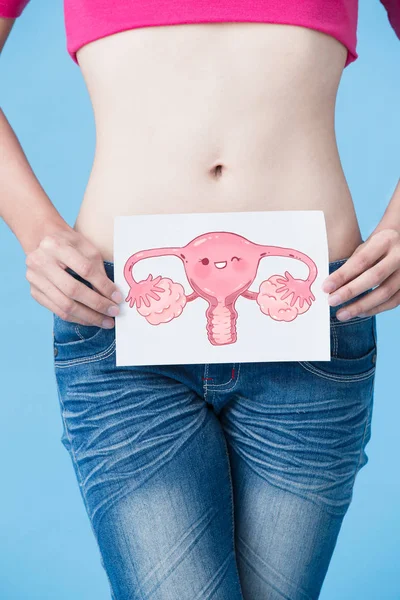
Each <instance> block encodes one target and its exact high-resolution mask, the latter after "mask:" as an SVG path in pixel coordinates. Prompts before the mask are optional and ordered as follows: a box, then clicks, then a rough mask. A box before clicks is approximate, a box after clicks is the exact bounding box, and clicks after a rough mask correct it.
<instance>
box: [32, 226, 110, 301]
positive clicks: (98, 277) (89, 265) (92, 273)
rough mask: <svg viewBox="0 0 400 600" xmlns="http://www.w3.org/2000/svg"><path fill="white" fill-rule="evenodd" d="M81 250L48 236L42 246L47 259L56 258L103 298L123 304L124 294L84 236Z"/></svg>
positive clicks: (62, 240) (98, 254)
mask: <svg viewBox="0 0 400 600" xmlns="http://www.w3.org/2000/svg"><path fill="white" fill-rule="evenodd" d="M79 244H80V247H79V249H77V248H75V247H74V246H73V245H71V244H70V243H66V241H65V240H64V239H62V238H61V239H59V238H57V237H55V236H47V237H46V238H44V239H43V240H42V242H41V244H40V246H41V248H42V250H43V251H44V253H45V254H46V255H47V257H49V256H50V257H54V258H56V259H57V260H58V261H60V262H61V263H62V264H63V265H64V266H66V267H69V268H70V269H72V270H73V271H75V273H77V274H78V275H80V276H81V277H82V278H83V279H86V280H87V281H89V282H90V283H91V284H92V285H93V286H94V287H95V288H96V290H97V291H98V293H100V294H102V295H103V296H105V297H107V298H110V299H111V300H112V301H113V302H115V303H120V302H122V294H121V292H120V291H119V290H118V288H117V286H116V285H115V283H114V282H113V281H112V280H111V279H110V278H109V277H108V276H107V273H106V271H105V268H104V263H103V259H102V257H101V254H100V253H99V252H98V251H97V250H96V249H94V250H93V249H92V250H90V248H93V247H91V246H88V244H89V242H87V240H85V239H84V238H83V236H82V238H80V242H79ZM82 249H86V252H90V253H91V257H89V256H87V255H86V254H84V253H83V250H82ZM113 294H114V295H113Z"/></svg>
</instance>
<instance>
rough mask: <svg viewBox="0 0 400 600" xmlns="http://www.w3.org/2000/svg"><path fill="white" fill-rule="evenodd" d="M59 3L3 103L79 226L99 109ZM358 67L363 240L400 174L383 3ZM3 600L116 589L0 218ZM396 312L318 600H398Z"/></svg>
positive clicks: (382, 326) (5, 67)
mask: <svg viewBox="0 0 400 600" xmlns="http://www.w3.org/2000/svg"><path fill="white" fill-rule="evenodd" d="M65 43H66V42H65V31H64V21H63V11H62V3H61V2H60V1H58V2H49V1H47V0H32V2H31V3H30V4H29V5H28V6H27V8H26V9H25V11H24V13H23V15H22V16H21V17H20V18H19V19H18V20H17V22H16V24H15V26H14V29H13V31H12V32H11V35H10V37H9V39H8V41H7V43H6V46H5V49H4V51H3V54H2V60H1V77H0V97H1V106H2V107H3V109H4V112H5V114H6V116H7V118H8V119H9V121H10V123H11V125H12V126H13V128H14V130H15V132H16V133H17V135H18V137H19V139H20V141H21V144H22V146H23V148H24V150H25V152H26V154H27V157H28V159H29V161H30V163H31V165H32V167H33V169H34V171H35V174H36V176H37V177H38V179H39V181H40V182H41V184H42V185H43V187H44V189H45V190H46V192H47V194H48V195H49V197H50V198H51V199H52V201H53V202H54V204H55V206H56V208H57V209H58V210H59V212H60V213H61V214H62V216H63V217H64V218H65V220H66V221H67V222H68V223H69V224H70V225H73V223H74V220H75V217H76V215H77V212H78V208H79V204H80V199H81V198H82V195H83V192H84V189H85V185H86V182H87V179H88V176H89V173H90V169H91V164H92V159H93V154H94V144H95V130H94V120H93V114H92V109H91V105H90V101H89V97H88V94H87V91H86V87H85V85H84V82H83V78H82V76H81V73H80V70H79V67H78V66H77V65H76V64H75V63H73V61H72V60H71V58H70V57H69V56H68V54H67V51H66V47H65ZM358 53H359V58H358V60H357V61H356V62H355V63H354V64H352V65H350V66H349V67H347V68H346V69H345V70H344V73H343V77H342V82H341V86H340V89H339V94H338V101H337V109H336V132H337V142H338V147H339V152H340V157H341V160H342V165H343V169H344V172H345V175H346V177H347V180H348V184H349V187H350V190H351V193H352V195H353V199H354V202H355V205H356V210H357V215H358V218H359V221H360V226H361V231H362V234H363V236H364V239H365V237H366V236H368V235H369V233H370V232H371V231H372V230H373V228H374V227H375V226H376V224H377V223H378V221H379V219H380V218H381V216H382V214H383V212H384V210H385V207H386V205H387V204H388V202H389V200H390V197H391V195H392V193H393V191H394V187H395V185H396V182H397V180H398V177H399V163H400V161H399V157H400V142H399V140H400V135H399V133H400V116H399V114H400V113H399V107H400V78H399V74H400V69H399V65H400V43H399V42H398V40H397V38H396V36H395V34H394V32H393V31H392V29H391V27H390V24H389V22H388V20H387V17H386V12H385V10H384V8H383V7H382V5H381V4H380V2H379V1H378V0H376V1H374V2H360V9H359V25H358ZM0 251H1V255H2V256H3V260H2V261H1V268H0V275H1V314H2V315H3V317H2V322H1V339H2V344H1V349H0V353H1V355H0V361H1V362H0V364H1V396H0V397H1V435H0V455H1V463H0V464H1V488H0V492H1V495H0V532H1V533H0V537H1V538H2V542H1V545H0V598H2V599H3V598H4V599H5V600H15V599H18V600H28V599H29V600H36V599H38V600H39V599H40V600H47V599H49V600H50V599H51V600H55V599H57V600H71V598H73V599H74V600H92V599H96V600H110V592H109V589H108V581H107V578H106V575H105V572H104V571H103V569H102V567H101V564H100V555H99V552H98V549H97V545H96V541H95V539H94V537H93V534H92V531H91V528H90V523H89V521H88V518H87V516H86V513H85V509H84V505H83V502H82V501H81V497H80V492H79V488H78V486H77V483H76V480H75V475H74V473H73V467H72V464H71V462H70V458H69V455H68V454H67V452H66V451H65V449H64V448H63V447H62V445H61V442H60V438H61V433H62V425H61V417H60V413H59V407H58V399H57V392H56V385H55V378H54V375H53V349H52V319H51V313H50V312H49V311H48V310H47V309H45V308H43V307H42V306H40V305H39V304H38V303H36V302H35V301H34V300H33V299H32V298H31V296H30V292H29V284H28V282H27V280H26V279H25V256H24V253H23V251H22V249H21V248H20V246H19V243H18V241H17V239H16V238H15V237H14V235H13V234H12V233H11V232H10V230H9V229H8V228H7V227H6V225H5V224H4V223H0ZM399 317H400V309H396V310H394V311H387V312H385V313H383V314H382V315H379V316H378V336H379V344H380V351H379V358H378V362H377V374H376V387H375V407H374V418H373V423H372V438H371V441H370V443H369V445H368V447H367V453H368V455H369V463H368V465H367V466H366V468H364V469H362V470H361V471H360V473H359V475H358V477H357V484H356V487H355V491H354V499H353V502H352V504H351V506H350V509H349V511H348V513H347V515H346V517H345V521H344V523H343V527H342V530H341V534H340V536H339V540H338V543H337V546H336V552H335V554H334V556H333V558H332V562H331V566H330V569H329V572H328V575H327V577H326V580H325V583H324V587H323V591H322V594H321V600H337V599H338V598H340V600H359V599H360V600H361V599H363V600H399V599H400V580H399V572H400V552H399V543H400V517H399V508H400V472H399V459H400V450H399V443H398V441H399V433H398V428H399V422H400V394H399V384H398V382H399V379H398V377H399V375H398V369H399V338H400V319H399Z"/></svg>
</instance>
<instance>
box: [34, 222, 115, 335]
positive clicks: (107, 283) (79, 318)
mask: <svg viewBox="0 0 400 600" xmlns="http://www.w3.org/2000/svg"><path fill="white" fill-rule="evenodd" d="M25 264H26V266H27V270H26V278H27V280H28V281H29V283H30V286H31V295H32V297H33V298H34V299H35V300H36V301H37V302H39V304H41V305H42V306H44V307H46V308H48V309H50V310H51V311H52V312H53V313H55V314H56V315H58V316H59V317H60V318H61V319H63V320H65V321H71V322H72V323H79V324H81V325H96V326H98V327H105V328H112V327H114V319H113V318H112V317H114V316H116V315H117V314H118V313H119V306H118V304H119V303H121V302H122V300H123V297H122V294H121V292H120V291H119V290H118V288H117V286H116V285H115V283H114V282H113V281H111V279H109V277H108V276H107V273H106V272H105V269H104V264H103V257H102V255H101V254H100V252H99V251H98V249H97V248H96V247H95V246H94V245H93V244H92V243H91V242H89V240H87V239H86V238H85V237H84V236H83V235H82V234H81V233H79V232H77V231H75V230H73V229H62V228H60V230H57V231H56V232H52V233H51V234H50V235H46V236H45V237H43V238H42V240H41V242H40V243H39V246H38V247H37V248H36V249H35V250H33V251H31V252H28V253H27V255H26V260H25ZM67 267H69V268H70V269H72V270H73V271H75V272H76V273H77V274H78V275H80V276H81V277H82V278H83V279H86V280H87V281H89V282H90V283H91V284H92V285H93V286H94V288H95V290H92V289H90V288H89V287H88V286H87V285H85V284H84V283H82V282H81V281H78V280H77V279H75V278H74V277H72V275H70V274H69V273H68V272H66V271H65V269H66V268H67Z"/></svg>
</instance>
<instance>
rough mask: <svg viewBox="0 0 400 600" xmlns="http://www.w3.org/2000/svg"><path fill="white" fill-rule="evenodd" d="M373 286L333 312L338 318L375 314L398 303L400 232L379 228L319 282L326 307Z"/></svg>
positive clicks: (349, 298)
mask: <svg viewBox="0 0 400 600" xmlns="http://www.w3.org/2000/svg"><path fill="white" fill-rule="evenodd" d="M370 288H376V289H374V290H373V291H371V292H370V293H369V294H365V296H363V297H362V298H360V299H359V300H356V301H355V302H351V303H349V304H348V305H347V306H345V307H344V308H343V309H340V310H339V311H338V312H337V313H336V317H337V318H338V319H339V320H340V321H347V320H348V319H351V318H353V317H364V316H371V315H376V314H378V313H380V312H383V311H385V310H390V309H392V308H395V307H396V306H399V304H400V231H397V230H396V229H382V230H380V231H378V232H376V233H373V234H372V235H371V236H370V237H369V238H368V239H367V240H366V241H365V242H364V243H362V244H360V246H358V248H357V249H356V250H355V251H354V252H353V254H352V255H351V256H350V258H349V259H348V260H347V261H346V262H345V263H344V265H342V266H341V267H340V268H339V269H337V270H336V271H334V272H333V273H331V275H329V277H327V278H326V279H325V281H324V283H323V284H322V291H324V292H327V293H329V296H328V302H329V304H330V306H337V305H338V304H342V302H347V301H349V300H351V299H352V298H355V297H356V296H358V295H359V294H361V293H362V292H365V291H367V290H369V289H370Z"/></svg>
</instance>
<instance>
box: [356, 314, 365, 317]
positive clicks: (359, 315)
mask: <svg viewBox="0 0 400 600" xmlns="http://www.w3.org/2000/svg"><path fill="white" fill-rule="evenodd" d="M366 316H367V313H359V314H358V315H357V317H366Z"/></svg>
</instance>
